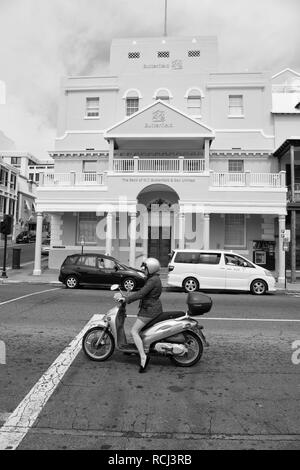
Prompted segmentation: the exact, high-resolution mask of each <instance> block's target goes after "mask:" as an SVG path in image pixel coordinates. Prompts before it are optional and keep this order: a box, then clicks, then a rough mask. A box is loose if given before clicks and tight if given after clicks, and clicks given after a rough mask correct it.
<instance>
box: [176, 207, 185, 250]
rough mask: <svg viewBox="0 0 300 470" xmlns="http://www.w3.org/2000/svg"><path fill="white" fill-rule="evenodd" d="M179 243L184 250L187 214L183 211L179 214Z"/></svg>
mask: <svg viewBox="0 0 300 470" xmlns="http://www.w3.org/2000/svg"><path fill="white" fill-rule="evenodd" d="M178 222H179V228H178V245H179V249H180V250H184V247H185V214H184V213H183V212H179V214H178Z"/></svg>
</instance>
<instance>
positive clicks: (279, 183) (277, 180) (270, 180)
mask: <svg viewBox="0 0 300 470" xmlns="http://www.w3.org/2000/svg"><path fill="white" fill-rule="evenodd" d="M210 186H213V187H219V188H220V187H247V186H249V187H259V188H284V187H285V171H281V172H280V173H251V172H250V171H246V172H245V173H231V172H230V173H215V172H214V171H211V172H210Z"/></svg>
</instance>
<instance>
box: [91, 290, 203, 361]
mask: <svg viewBox="0 0 300 470" xmlns="http://www.w3.org/2000/svg"><path fill="white" fill-rule="evenodd" d="M111 290H112V291H115V290H119V291H120V292H121V294H122V291H121V289H120V286H119V285H118V284H114V285H112V286H111ZM116 301H117V302H118V304H119V305H117V306H115V307H113V308H111V309H110V310H109V311H108V312H107V313H106V314H104V315H103V317H102V318H101V320H100V321H99V322H98V324H97V326H94V327H92V328H90V329H89V330H88V331H87V332H86V333H85V335H84V337H83V339H82V348H83V351H84V352H85V354H86V355H87V356H88V357H89V359H91V360H92V361H99V362H101V361H106V360H107V359H108V358H109V357H110V356H111V355H112V354H113V352H114V350H115V349H117V350H119V351H122V352H123V353H126V354H138V351H137V348H136V346H135V344H134V343H129V342H128V341H127V338H126V335H125V329H124V323H125V318H126V304H125V303H124V301H122V300H116ZM187 304H188V309H187V311H186V312H183V311H170V312H163V313H161V314H160V315H159V316H157V317H156V318H154V319H153V320H151V321H150V322H149V323H147V324H146V325H145V327H144V328H143V329H142V330H141V332H140V336H141V338H142V340H143V345H144V350H145V353H146V354H151V355H152V354H153V355H160V356H168V357H169V358H170V359H171V361H172V362H173V363H175V364H176V365H177V366H181V367H190V366H193V365H194V364H196V363H197V362H198V361H199V360H200V359H201V357H202V354H203V347H204V346H209V344H208V342H207V341H206V339H205V336H204V334H203V331H202V330H203V326H201V325H199V323H198V322H199V318H197V317H199V316H201V315H203V314H204V313H206V312H209V311H210V309H211V307H212V300H211V298H210V297H209V296H207V295H203V294H201V293H200V292H189V293H188V296H187Z"/></svg>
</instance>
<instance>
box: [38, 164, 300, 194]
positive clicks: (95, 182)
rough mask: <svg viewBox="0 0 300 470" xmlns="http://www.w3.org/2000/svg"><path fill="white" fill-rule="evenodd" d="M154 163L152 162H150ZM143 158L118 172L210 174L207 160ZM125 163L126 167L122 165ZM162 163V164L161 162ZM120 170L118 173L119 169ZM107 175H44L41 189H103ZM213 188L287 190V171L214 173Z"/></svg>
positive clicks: (299, 189) (117, 166)
mask: <svg viewBox="0 0 300 470" xmlns="http://www.w3.org/2000/svg"><path fill="white" fill-rule="evenodd" d="M149 160H150V159H149ZM149 160H148V159H147V160H146V159H143V160H140V161H139V162H138V163H140V162H142V164H141V165H138V166H137V162H136V160H135V161H134V164H133V169H132V166H131V163H130V165H129V163H128V162H129V161H130V160H129V159H126V160H125V159H122V160H121V159H120V160H115V161H114V168H115V171H116V172H117V173H118V172H119V173H136V172H141V173H144V172H146V173H147V172H149V173H150V172H151V173H160V174H161V173H164V174H166V173H177V174H185V173H193V174H195V175H197V174H198V175H199V176H201V173H202V176H201V177H205V176H208V173H204V168H205V165H204V160H200V159H186V160H183V159H182V160H179V159H177V160H176V159H173V160H163V159H151V164H149ZM120 161H122V164H121V163H120ZM158 162H159V163H158ZM116 169H117V170H116ZM106 177H107V175H106V174H103V173H76V172H70V173H44V174H42V178H41V182H40V186H41V187H56V186H63V187H68V186H78V187H79V186H81V187H84V186H103V185H104V184H106ZM209 179H210V186H211V187H219V188H222V187H227V188H228V187H229V188H232V187H257V188H285V187H286V186H285V171H281V172H280V173H251V172H250V171H249V172H245V173H231V172H228V173H225V172H223V173H220V172H218V173H217V172H214V171H212V170H211V171H210V176H209ZM295 194H296V195H297V198H298V199H297V201H298V200H299V201H300V183H299V184H297V185H295Z"/></svg>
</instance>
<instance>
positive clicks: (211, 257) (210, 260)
mask: <svg viewBox="0 0 300 470" xmlns="http://www.w3.org/2000/svg"><path fill="white" fill-rule="evenodd" d="M220 259H221V254H220V253H200V258H199V263H200V264H219V263H220Z"/></svg>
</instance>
